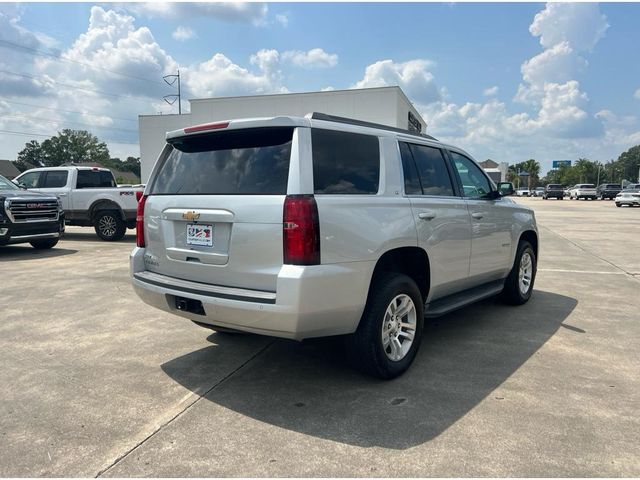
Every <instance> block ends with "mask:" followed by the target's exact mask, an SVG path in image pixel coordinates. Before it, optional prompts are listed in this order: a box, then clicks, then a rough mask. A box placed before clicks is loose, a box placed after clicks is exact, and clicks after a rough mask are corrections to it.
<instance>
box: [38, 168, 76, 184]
mask: <svg viewBox="0 0 640 480" xmlns="http://www.w3.org/2000/svg"><path fill="white" fill-rule="evenodd" d="M68 175H69V172H66V171H63V170H52V171H49V172H47V175H46V177H45V178H44V185H42V187H43V188H61V187H64V186H66V185H67V177H68Z"/></svg>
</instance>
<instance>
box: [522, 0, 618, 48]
mask: <svg viewBox="0 0 640 480" xmlns="http://www.w3.org/2000/svg"><path fill="white" fill-rule="evenodd" d="M608 28H609V24H608V23H607V18H606V17H605V15H604V14H602V13H600V8H599V6H598V4H597V3H547V5H546V7H545V9H544V10H542V11H541V12H539V13H537V14H536V16H535V17H534V19H533V23H532V24H531V26H530V27H529V31H530V32H531V35H533V36H535V37H540V45H542V46H543V47H545V48H551V47H553V46H554V45H557V44H558V43H562V42H568V43H569V44H571V46H572V47H573V48H575V49H576V50H577V51H591V50H592V49H593V47H595V45H596V43H598V41H599V40H600V39H601V38H602V37H604V34H605V32H606V31H607V29H608Z"/></svg>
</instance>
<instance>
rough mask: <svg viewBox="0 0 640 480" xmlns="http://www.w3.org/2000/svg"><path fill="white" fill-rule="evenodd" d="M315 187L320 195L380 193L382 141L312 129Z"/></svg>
mask: <svg viewBox="0 0 640 480" xmlns="http://www.w3.org/2000/svg"><path fill="white" fill-rule="evenodd" d="M311 143H312V148H313V186H314V192H315V193H317V194H333V195H343V194H361V195H362V194H370V195H375V194H376V193H378V187H379V184H380V142H379V140H378V137H376V136H373V135H363V134H359V133H351V132H341V131H337V130H325V129H320V128H313V129H311Z"/></svg>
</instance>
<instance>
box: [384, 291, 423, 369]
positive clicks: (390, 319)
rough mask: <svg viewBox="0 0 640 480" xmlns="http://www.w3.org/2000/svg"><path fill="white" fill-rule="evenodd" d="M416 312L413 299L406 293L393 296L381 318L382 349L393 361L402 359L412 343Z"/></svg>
mask: <svg viewBox="0 0 640 480" xmlns="http://www.w3.org/2000/svg"><path fill="white" fill-rule="evenodd" d="M416 315H417V312H416V307H415V304H414V303H413V299H412V298H411V297H410V296H409V295H407V294H400V295H397V296H396V297H394V298H393V299H392V300H391V302H389V305H388V306H387V309H386V311H385V315H384V318H383V319H382V329H381V330H382V331H381V340H382V349H383V350H384V352H385V354H386V355H387V357H388V358H389V359H390V360H392V361H394V362H397V361H400V360H402V359H403V358H404V357H405V356H406V355H407V353H409V350H410V349H411V346H412V344H413V341H414V339H415V336H416V329H417V317H416Z"/></svg>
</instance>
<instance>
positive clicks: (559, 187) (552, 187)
mask: <svg viewBox="0 0 640 480" xmlns="http://www.w3.org/2000/svg"><path fill="white" fill-rule="evenodd" d="M547 188H548V189H549V190H562V188H563V187H562V185H558V184H556V183H550V184H549V185H547Z"/></svg>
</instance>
